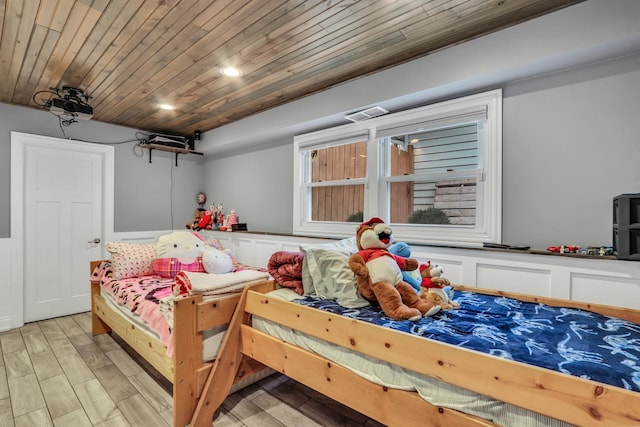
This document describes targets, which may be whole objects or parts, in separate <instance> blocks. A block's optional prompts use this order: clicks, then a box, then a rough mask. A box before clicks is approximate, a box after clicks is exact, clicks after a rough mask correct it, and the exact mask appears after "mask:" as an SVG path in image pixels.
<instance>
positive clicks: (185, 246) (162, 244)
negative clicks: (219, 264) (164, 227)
mask: <svg viewBox="0 0 640 427" xmlns="http://www.w3.org/2000/svg"><path fill="white" fill-rule="evenodd" d="M205 246H206V244H205V243H204V242H203V241H202V239H200V238H199V237H198V236H197V235H195V234H194V233H192V232H191V231H174V232H173V233H169V234H166V235H164V236H161V237H160V238H159V239H158V244H157V245H156V258H176V259H177V260H178V261H180V262H181V263H183V264H191V263H193V262H194V261H195V260H196V258H198V257H199V256H200V251H202V249H203V248H204V247H205Z"/></svg>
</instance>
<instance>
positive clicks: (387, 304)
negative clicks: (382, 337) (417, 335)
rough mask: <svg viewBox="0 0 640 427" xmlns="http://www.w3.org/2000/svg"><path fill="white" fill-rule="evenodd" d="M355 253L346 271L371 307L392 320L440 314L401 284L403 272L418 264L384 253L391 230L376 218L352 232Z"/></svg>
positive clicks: (409, 287)
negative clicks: (353, 276)
mask: <svg viewBox="0 0 640 427" xmlns="http://www.w3.org/2000/svg"><path fill="white" fill-rule="evenodd" d="M356 243H357V245H358V249H359V251H358V252H356V253H355V254H353V255H351V256H350V257H349V268H351V270H352V271H353V273H354V274H355V276H356V284H357V287H358V292H359V293H360V295H362V297H364V298H365V299H366V300H368V301H369V302H371V303H377V304H379V305H380V308H381V309H382V311H384V314H386V315H387V316H388V317H390V318H392V319H394V320H412V321H415V320H418V319H420V318H421V317H422V316H431V315H433V314H435V313H437V312H438V311H440V306H438V305H434V304H433V303H431V302H429V301H427V300H424V299H421V298H420V297H419V296H418V294H417V293H416V291H415V290H414V289H413V288H412V287H411V285H409V284H408V283H406V282H404V281H403V280H402V271H403V270H415V269H416V268H417V267H418V261H416V260H415V259H413V258H403V257H400V256H398V255H394V254H392V253H391V252H389V251H388V250H387V247H388V246H389V244H390V243H391V227H389V225H387V224H385V223H384V221H382V220H381V219H380V218H375V217H374V218H371V219H370V220H369V221H367V222H363V223H362V224H360V226H359V227H358V230H357V232H356Z"/></svg>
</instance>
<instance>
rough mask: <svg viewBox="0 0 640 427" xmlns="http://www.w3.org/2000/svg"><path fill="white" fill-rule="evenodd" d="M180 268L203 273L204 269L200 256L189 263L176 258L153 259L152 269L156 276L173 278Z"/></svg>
mask: <svg viewBox="0 0 640 427" xmlns="http://www.w3.org/2000/svg"><path fill="white" fill-rule="evenodd" d="M180 270H183V271H194V272H196V273H204V272H205V271H206V270H205V269H204V266H203V265H202V258H201V257H198V258H196V260H195V261H194V262H192V263H191V264H183V263H181V262H180V261H179V260H178V258H156V259H155V260H154V261H153V271H155V273H156V274H157V275H158V276H161V277H167V278H174V277H175V276H176V274H178V272H179V271H180Z"/></svg>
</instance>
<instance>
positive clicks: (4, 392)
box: [0, 357, 9, 400]
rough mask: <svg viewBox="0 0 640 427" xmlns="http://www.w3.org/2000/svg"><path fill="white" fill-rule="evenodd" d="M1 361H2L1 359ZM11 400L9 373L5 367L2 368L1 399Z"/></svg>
mask: <svg viewBox="0 0 640 427" xmlns="http://www.w3.org/2000/svg"><path fill="white" fill-rule="evenodd" d="M0 359H2V358H1V357H0ZM8 398H9V383H8V382H7V373H6V371H5V370H4V368H3V367H0V399H2V400H4V399H8Z"/></svg>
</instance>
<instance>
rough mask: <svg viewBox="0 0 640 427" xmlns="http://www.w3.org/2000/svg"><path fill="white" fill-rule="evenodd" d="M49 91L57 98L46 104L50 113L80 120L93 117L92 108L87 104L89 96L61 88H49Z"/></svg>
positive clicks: (68, 88)
mask: <svg viewBox="0 0 640 427" xmlns="http://www.w3.org/2000/svg"><path fill="white" fill-rule="evenodd" d="M50 91H51V93H54V94H55V95H56V96H57V97H53V98H50V99H49V100H48V101H47V102H46V106H47V107H48V108H49V111H50V112H51V113H53V114H55V115H58V116H67V117H71V118H73V119H81V120H90V119H91V118H92V117H93V107H91V106H90V105H89V104H88V103H87V102H88V101H89V98H90V96H88V95H85V93H84V92H83V91H82V90H81V89H78V88H74V87H71V86H63V87H62V89H58V88H51V89H50Z"/></svg>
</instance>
